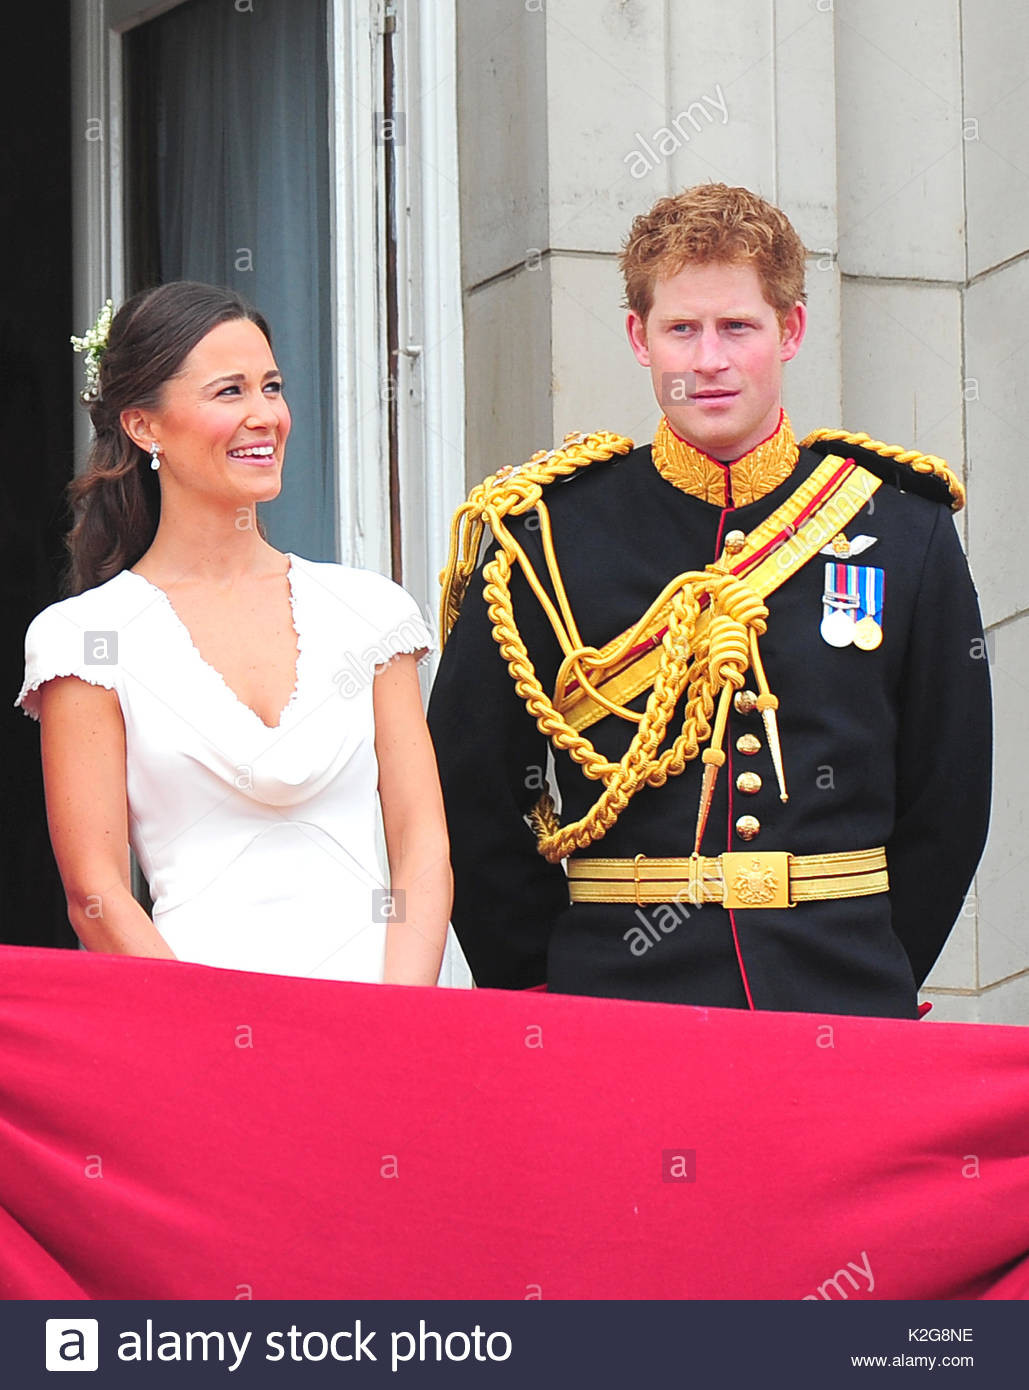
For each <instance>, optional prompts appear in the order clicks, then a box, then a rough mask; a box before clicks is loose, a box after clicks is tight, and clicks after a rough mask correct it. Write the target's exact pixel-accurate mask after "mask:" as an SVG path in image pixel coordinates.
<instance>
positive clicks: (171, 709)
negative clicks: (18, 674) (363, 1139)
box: [15, 555, 432, 981]
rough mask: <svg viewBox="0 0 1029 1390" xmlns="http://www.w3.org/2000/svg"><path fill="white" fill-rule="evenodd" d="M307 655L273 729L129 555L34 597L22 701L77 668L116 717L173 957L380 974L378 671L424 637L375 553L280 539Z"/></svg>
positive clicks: (384, 908)
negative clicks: (285, 543) (107, 693)
mask: <svg viewBox="0 0 1029 1390" xmlns="http://www.w3.org/2000/svg"><path fill="white" fill-rule="evenodd" d="M289 561H290V568H289V585H290V597H291V603H292V608H293V624H294V627H295V629H296V632H297V637H298V648H299V655H298V659H297V672H296V686H295V689H294V691H293V694H292V696H291V697H290V700H289V702H288V704H287V705H286V707H285V709H284V710H283V711H282V714H281V716H280V719H279V723H278V725H277V726H276V727H274V728H269V727H268V726H267V725H266V724H265V723H264V722H263V721H262V720H261V719H260V717H259V716H258V715H256V714H255V713H254V712H253V710H251V709H250V708H248V707H247V706H246V705H244V704H243V703H242V702H241V701H240V700H239V698H238V697H237V696H236V695H235V694H234V693H233V691H232V690H230V688H229V687H228V686H227V685H226V684H225V682H224V680H223V679H222V677H221V676H220V675H219V673H218V672H217V671H216V670H215V669H214V668H213V667H212V666H210V665H209V664H208V663H207V662H206V661H205V660H204V659H203V658H202V657H201V656H200V653H199V652H198V651H197V649H196V648H195V647H194V645H193V642H192V640H191V638H190V635H189V631H188V629H187V628H186V627H185V625H184V624H183V623H182V621H181V620H180V619H179V617H178V615H177V614H176V612H175V610H174V608H173V607H172V604H171V602H170V601H169V599H168V597H167V595H166V594H165V593H164V591H163V590H161V589H158V588H156V587H155V586H154V585H152V584H151V583H150V582H149V581H148V580H146V579H144V578H143V577H142V576H141V575H138V574H133V573H132V572H131V571H130V570H123V571H122V572H121V573H120V574H117V575H115V577H114V578H113V579H109V580H108V581H107V582H106V583H105V584H100V585H98V586H97V587H96V588H95V589H89V590H87V591H86V592H85V593H83V594H78V595H76V596H75V597H74V598H69V599H64V600H63V601H62V602H60V603H55V604H52V605H51V606H50V607H49V608H46V609H44V610H43V612H42V613H40V614H39V615H38V617H36V618H35V619H34V620H33V622H32V623H31V625H30V627H29V629H28V632H27V633H26V637H25V682H24V685H23V686H22V689H21V693H20V694H19V696H18V699H17V700H16V702H15V704H16V705H20V706H21V707H22V708H23V709H24V710H25V712H26V713H27V714H29V715H31V716H32V717H33V718H36V719H38V718H39V695H38V693H37V692H38V690H39V687H40V686H41V685H42V684H43V683H44V682H45V681H47V680H49V679H51V678H52V677H54V676H63V675H75V676H78V677H80V678H81V679H82V680H85V681H89V682H90V683H92V684H94V685H102V686H105V687H106V688H107V689H109V690H115V691H117V694H118V699H119V702H120V704H121V709H122V714H123V717H124V720H125V743H126V779H127V790H128V808H129V838H130V841H131V844H132V848H133V850H134V851H135V854H136V857H137V859H138V860H139V863H140V866H141V868H142V870H143V873H144V874H145V875H146V878H147V881H148V883H149V885H150V895H151V897H152V899H153V919H154V924H155V926H156V927H157V929H158V930H159V931H160V933H161V935H162V936H163V937H164V938H165V940H166V941H167V942H168V945H169V946H170V947H171V949H172V950H173V951H174V952H175V954H176V955H177V956H178V957H179V958H180V959H181V960H186V961H194V962H198V963H200V964H205V965H215V966H225V967H229V968H232V969H236V970H258V971H267V972H270V973H273V974H280V975H304V976H311V977H315V978H323V979H333V980H365V981H381V980H382V977H383V968H384V955H385V941H386V923H387V920H388V916H389V912H390V903H389V900H388V897H387V895H386V893H385V890H384V882H385V880H384V872H383V867H382V865H381V863H380V858H379V853H378V850H377V844H378V843H379V841H378V839H377V833H376V831H377V824H378V821H377V801H376V798H377V783H378V765H377V762H376V757H375V746H374V733H375V730H374V721H373V709H372V684H373V680H374V674H375V668H376V666H377V665H381V664H382V663H383V662H385V661H387V660H388V659H389V658H390V657H391V656H393V655H395V654H396V653H399V652H417V653H419V655H423V654H424V653H425V651H427V650H428V649H430V648H431V647H432V638H431V636H430V633H429V631H428V628H427V626H426V623H425V621H424V620H423V618H422V617H421V615H420V613H419V612H418V608H417V606H416V605H415V602H414V600H413V599H412V598H411V596H410V595H409V594H408V593H406V592H405V590H403V589H402V588H400V586H399V585H397V584H394V583H393V582H392V580H389V579H385V578H384V577H383V576H382V575H379V574H375V573H373V572H371V571H368V570H358V569H350V568H347V567H346V566H343V565H334V564H321V563H316V562H315V561H311V560H304V559H302V558H301V557H300V556H297V555H290V556H289Z"/></svg>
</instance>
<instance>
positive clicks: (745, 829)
mask: <svg viewBox="0 0 1029 1390" xmlns="http://www.w3.org/2000/svg"><path fill="white" fill-rule="evenodd" d="M760 829H761V822H760V821H759V820H758V818H757V816H740V818H739V820H738V821H737V822H736V834H737V835H738V836H739V837H740V839H741V840H752V839H753V838H754V836H755V835H756V834H757V833H758V831H759V830H760Z"/></svg>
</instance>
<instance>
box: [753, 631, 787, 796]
mask: <svg viewBox="0 0 1029 1390" xmlns="http://www.w3.org/2000/svg"><path fill="white" fill-rule="evenodd" d="M750 638H751V640H750V664H751V666H752V667H753V668H754V679H755V680H756V681H757V688H758V697H757V709H758V712H759V713H760V715H761V722H762V724H764V726H765V737H766V738H767V739H768V751H769V753H770V754H771V755H772V766H773V767H774V768H775V777H776V781H777V782H778V783H779V800H780V801H782V802H786V801H789V799H790V797H789V793H788V792H787V790H786V773H785V770H784V769H783V762H782V745H781V744H780V742H779V721H778V720H777V719H776V717H775V711H776V710H777V709H778V708H779V701H778V700H777V699H776V697H775V696H774V695H773V694H772V692H771V690H769V688H768V678H767V676H766V675H765V668H764V665H763V664H762V661H761V653H760V652H759V651H758V646H757V635H756V634H755V633H754V632H753V630H752V631H751V634H750Z"/></svg>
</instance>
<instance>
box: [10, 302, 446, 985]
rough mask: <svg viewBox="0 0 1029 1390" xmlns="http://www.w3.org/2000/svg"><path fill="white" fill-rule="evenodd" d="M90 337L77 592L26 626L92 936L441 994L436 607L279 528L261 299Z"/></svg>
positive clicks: (121, 316) (141, 317)
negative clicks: (429, 609) (312, 551)
mask: <svg viewBox="0 0 1029 1390" xmlns="http://www.w3.org/2000/svg"><path fill="white" fill-rule="evenodd" d="M93 334H94V336H93V337H87V339H86V340H83V343H84V345H87V346H91V347H92V359H91V358H90V357H89V356H87V369H88V368H89V366H90V365H91V360H92V365H94V366H95V367H96V372H95V380H94V383H93V389H92V390H91V391H89V392H87V393H85V394H84V397H83V398H84V399H85V400H87V403H88V404H89V408H90V414H91V417H92V421H93V426H94V430H95V434H96V437H95V440H94V443H93V447H92V452H91V454H90V459H89V464H88V467H87V470H86V472H85V473H84V474H83V475H82V476H81V477H79V478H77V479H76V480H75V482H74V483H73V484H72V490H71V495H72V501H73V503H74V504H75V506H76V511H77V519H76V523H75V526H74V528H73V530H72V532H71V534H70V537H69V541H68V545H69V550H70V553H71V571H70V573H71V583H70V589H71V592H72V595H73V596H72V597H69V598H66V599H64V600H63V601H62V602H60V603H56V604H53V605H52V606H51V607H49V608H47V609H45V610H44V611H43V612H42V613H41V614H40V615H39V616H38V617H37V618H36V619H35V620H34V621H33V623H32V624H31V626H30V627H29V630H28V633H27V635H26V673H25V683H24V686H23V687H22V691H21V694H20V695H19V696H18V700H17V704H19V705H21V706H22V707H23V708H24V709H25V711H26V713H28V714H30V715H32V716H34V717H37V718H38V719H39V720H40V725H41V748H42V758H43V774H44V783H45V788H46V802H47V814H48V820H49V824H50V835H51V840H52V843H53V847H54V854H55V856H56V859H57V864H58V867H59V869H60V872H61V877H62V880H63V883H64V888H65V893H66V895H67V900H68V913H69V918H70V920H71V923H72V925H73V926H74V928H75V930H76V932H77V933H78V935H79V938H80V939H81V941H82V942H83V944H84V945H85V946H86V947H87V948H88V949H90V950H94V951H106V952H113V953H116V954H122V955H134V956H159V957H165V958H169V959H175V958H178V959H181V960H188V961H195V962H200V963H204V964H208V965H217V966H227V967H232V968H236V969H243V970H260V971H270V972H273V973H277V974H285V975H307V976H317V977H323V978H328V979H347V980H366V981H384V982H386V983H391V984H434V983H435V982H436V978H437V975H438V972H439V965H440V960H441V957H442V952H443V946H444V940H445V935H446V929H447V919H448V916H449V912H450V903H451V879H450V869H449V856H448V846H447V838H446V828H445V820H444V814H443V805H442V798H441V795H440V790H439V782H438V779H437V775H436V767H435V761H434V758H433V754H432V748H431V745H430V742H429V738H428V734H427V731H426V727H425V720H424V717H423V714H422V705H421V695H420V691H419V685H418V676H417V671H416V662H417V660H418V659H420V658H421V656H423V655H424V654H425V652H426V650H427V649H428V648H429V646H430V645H431V638H430V636H429V634H428V631H427V629H426V628H425V625H424V624H423V622H422V620H421V617H420V615H419V613H418V610H417V608H416V607H415V604H414V601H413V600H412V599H411V598H410V596H409V595H408V594H406V593H405V592H404V590H403V589H401V588H399V586H397V585H396V584H394V583H392V582H391V581H390V580H388V579H385V578H383V577H382V576H381V575H378V574H374V573H371V572H368V571H363V570H356V569H349V568H346V567H344V566H341V565H334V564H320V563H314V562H312V561H309V560H304V559H302V558H301V557H299V556H297V555H292V554H283V553H281V552H280V551H278V550H275V549H274V548H273V547H272V546H271V545H269V544H268V542H267V541H266V540H265V539H264V536H263V534H262V532H261V529H260V527H259V525H258V521H257V504H258V503H259V502H266V501H269V500H270V499H271V498H273V497H276V496H277V495H278V493H279V489H280V487H281V475H282V461H283V453H284V450H285V445H286V439H287V437H288V435H289V429H290V414H289V409H288V407H287V405H286V402H285V399H284V398H283V394H282V376H281V374H280V372H279V370H278V367H277V366H276V364H275V359H274V357H273V355H272V348H271V341H270V334H269V331H268V326H267V324H266V323H265V321H264V319H263V318H262V317H261V315H260V314H258V313H256V312H255V311H254V310H253V309H251V308H250V307H249V306H248V305H246V304H245V303H244V301H243V300H241V299H240V298H239V297H238V296H237V295H235V294H234V293H232V292H231V291H229V290H223V289H216V288H214V287H212V286H209V285H200V284H194V283H191V282H177V283H172V284H168V285H163V286H161V287H160V288H158V289H155V290H148V291H144V292H143V293H141V294H138V295H136V296H134V297H133V298H132V299H130V300H129V301H128V302H127V303H126V304H124V305H123V306H122V308H121V309H120V310H119V312H118V313H117V315H115V317H114V319H113V322H111V323H110V327H109V330H107V326H106V323H104V321H103V318H102V317H101V319H100V320H98V326H97V328H96V329H95V330H93ZM376 790H378V794H379V799H380V801H381V807H382V823H383V827H384V830H385V840H386V851H387V855H388V859H389V871H390V889H389V890H388V891H387V890H386V889H385V888H384V885H383V883H382V879H381V875H380V870H379V866H378V855H377V852H376V828H377V818H376V815H375V798H376ZM130 844H131V846H132V848H133V849H134V850H135V853H136V855H137V858H138V859H139V862H140V865H141V866H142V868H143V871H144V873H145V874H146V876H147V879H148V881H149V884H150V892H151V896H152V898H153V918H152V920H151V918H150V916H148V915H147V913H146V912H145V911H144V910H143V908H142V907H140V906H139V904H138V903H137V902H136V901H135V899H134V898H133V896H132V891H131V884H130V874H129V853H128V846H129V845H130Z"/></svg>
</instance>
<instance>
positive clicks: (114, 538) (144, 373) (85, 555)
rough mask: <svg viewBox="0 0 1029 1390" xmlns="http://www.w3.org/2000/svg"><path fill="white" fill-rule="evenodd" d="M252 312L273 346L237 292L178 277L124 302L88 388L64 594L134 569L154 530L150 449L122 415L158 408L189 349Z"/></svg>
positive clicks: (71, 494) (155, 490) (155, 487)
mask: <svg viewBox="0 0 1029 1390" xmlns="http://www.w3.org/2000/svg"><path fill="white" fill-rule="evenodd" d="M232 319H249V320H250V322H251V323H256V324H257V326H258V328H259V329H260V330H261V332H262V333H263V334H264V336H265V337H266V338H267V339H268V343H269V345H270V344H271V333H270V331H269V329H268V324H267V323H266V322H265V320H264V318H263V317H262V315H261V314H259V313H258V312H257V310H256V309H254V308H252V307H251V306H250V305H249V304H248V303H247V302H246V300H244V299H242V298H241V297H240V296H239V295H238V294H236V292H235V291H234V290H229V289H222V288H220V287H219V286H217V285H201V284H198V283H196V282H195V281H193V280H173V281H171V282H170V283H169V284H167V285H159V286H158V287H157V289H149V290H142V291H141V292H140V293H139V294H135V295H133V296H132V298H131V299H127V300H126V301H125V303H124V304H123V305H122V306H121V308H120V309H119V310H118V312H117V313H116V314H115V316H114V320H113V322H112V323H111V331H110V333H109V335H108V339H107V346H106V348H105V349H104V352H103V355H102V356H101V358H100V379H99V383H98V387H97V389H96V391H95V392H93V393H91V394H90V393H83V401H84V402H85V404H86V405H88V407H89V414H90V419H91V420H92V422H93V430H94V432H95V438H94V440H93V444H92V447H91V448H90V451H89V458H88V459H87V461H86V468H85V470H84V472H82V473H80V474H79V475H78V476H77V477H76V478H73V479H72V481H71V483H70V484H69V486H68V500H69V502H70V504H71V508H72V512H73V515H74V518H75V522H74V525H73V526H72V529H71V531H70V532H69V534H68V537H67V539H66V542H65V544H66V545H67V548H68V553H69V556H70V563H69V566H68V570H67V574H66V576H65V592H66V593H68V594H79V593H81V592H82V591H83V590H84V589H92V588H93V587H94V586H95V585H97V584H102V583H104V581H105V580H108V579H111V578H113V576H114V575H116V574H118V573H119V572H120V571H121V570H123V569H129V568H130V567H131V566H132V565H134V564H135V563H136V561H137V560H138V559H139V557H140V556H141V555H142V554H143V553H144V552H145V551H146V550H148V549H149V547H150V544H151V542H152V541H153V539H154V534H155V533H156V531H157V521H158V518H159V516H160V511H161V490H160V485H159V484H158V481H157V475H156V474H155V473H154V471H153V470H152V469H151V467H150V456H149V455H148V454H147V453H146V452H145V451H144V450H143V449H141V448H140V447H139V446H138V445H137V444H134V443H133V441H132V440H131V439H130V438H129V437H128V435H127V434H126V433H125V431H124V430H123V429H122V426H121V419H120V416H121V412H122V411H123V410H129V409H132V408H133V407H139V408H140V409H142V410H155V409H158V408H159V407H160V403H161V393H162V389H163V387H164V384H165V382H166V381H169V380H170V379H171V378H172V377H173V376H175V375H176V373H177V372H178V371H179V369H180V368H181V366H182V363H183V362H184V360H185V359H186V357H187V356H188V355H189V353H190V352H192V350H193V349H194V348H195V347H196V345H197V343H199V342H200V340H201V338H203V337H205V336H206V335H207V334H208V333H209V332H210V331H211V329H212V328H215V327H216V326H217V325H218V324H219V323H227V322H229V321H230V320H232Z"/></svg>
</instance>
